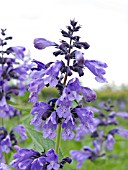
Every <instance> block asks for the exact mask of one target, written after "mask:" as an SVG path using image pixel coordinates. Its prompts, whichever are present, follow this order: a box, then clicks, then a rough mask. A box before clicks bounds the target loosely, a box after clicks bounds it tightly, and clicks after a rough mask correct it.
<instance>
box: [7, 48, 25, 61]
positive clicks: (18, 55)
mask: <svg viewBox="0 0 128 170" xmlns="http://www.w3.org/2000/svg"><path fill="white" fill-rule="evenodd" d="M25 50H26V49H25V47H21V46H16V47H10V48H8V49H7V53H8V54H10V53H12V54H14V55H15V57H16V58H17V59H20V60H23V58H24V52H25Z"/></svg>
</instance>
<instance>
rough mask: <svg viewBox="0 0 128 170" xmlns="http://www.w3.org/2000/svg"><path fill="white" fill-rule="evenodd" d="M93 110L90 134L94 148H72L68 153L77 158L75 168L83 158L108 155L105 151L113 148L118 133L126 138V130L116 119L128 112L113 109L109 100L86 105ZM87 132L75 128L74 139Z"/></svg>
mask: <svg viewBox="0 0 128 170" xmlns="http://www.w3.org/2000/svg"><path fill="white" fill-rule="evenodd" d="M86 108H87V109H90V110H91V111H93V112H94V114H95V118H94V124H95V125H94V127H95V128H94V131H93V132H92V133H91V134H90V137H91V138H92V139H93V146H94V149H92V148H90V147H88V146H84V147H83V148H82V150H72V151H70V154H71V156H72V158H73V159H75V160H77V162H78V164H77V168H78V169H79V168H81V167H82V164H83V162H84V161H85V160H87V159H89V160H91V161H94V160H95V159H97V158H99V157H103V156H108V155H107V151H111V150H113V148H114V144H115V142H116V140H115V136H116V135H119V136H121V137H123V138H126V139H128V130H127V129H124V128H123V127H122V126H121V124H120V123H119V121H118V117H120V118H123V119H128V113H127V112H124V111H114V110H113V109H114V105H113V104H112V103H111V100H108V101H107V102H100V103H99V107H98V106H97V107H92V106H86ZM88 133H89V132H88V131H87V130H86V129H84V128H83V127H82V130H80V127H79V128H78V129H77V135H76V136H77V138H76V140H81V139H82V138H83V137H84V136H86V135H87V134H88Z"/></svg>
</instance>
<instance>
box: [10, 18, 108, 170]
mask: <svg viewBox="0 0 128 170" xmlns="http://www.w3.org/2000/svg"><path fill="white" fill-rule="evenodd" d="M66 28H67V30H66V31H65V30H61V34H62V36H63V37H64V39H62V40H61V41H60V43H59V44H58V43H55V42H53V41H50V40H47V39H45V38H36V39H34V47H35V48H36V49H38V50H44V49H45V48H47V47H55V49H56V50H55V51H54V52H53V56H54V57H57V60H56V61H55V62H53V61H49V62H48V63H43V62H41V61H37V60H35V59H34V60H33V63H34V66H33V68H32V69H31V70H32V73H31V75H30V77H31V80H30V82H29V84H28V90H29V91H30V96H29V101H30V102H33V103H34V104H33V107H32V110H31V114H32V116H33V118H32V119H31V121H30V124H31V125H34V127H35V129H36V130H38V131H40V130H41V131H42V134H43V138H48V139H50V140H54V138H56V142H55V148H49V150H48V151H45V150H44V151H42V152H41V151H40V153H39V152H37V151H35V150H32V149H27V148H17V152H16V154H15V155H14V161H12V162H11V166H12V167H13V168H16V169H17V170H22V169H32V170H36V169H38V170H42V169H48V170H58V169H62V168H63V167H64V164H65V163H66V162H67V163H71V162H72V160H71V158H69V157H64V158H63V159H62V160H61V161H58V157H59V155H58V154H59V149H60V150H61V146H60V140H61V138H62V139H63V140H73V139H75V138H76V135H77V129H78V128H79V127H80V126H82V128H83V127H84V128H85V129H86V130H87V131H88V132H89V133H90V132H93V131H94V130H95V121H94V114H93V111H91V110H90V109H87V108H86V107H84V105H83V101H86V102H92V101H94V100H95V99H96V93H95V91H93V90H92V89H90V88H89V87H84V86H83V85H82V84H81V82H80V81H81V80H80V77H83V76H84V71H86V69H89V70H90V71H91V72H92V73H93V75H94V76H95V80H96V81H97V82H100V83H104V82H107V80H106V79H105V77H104V75H105V68H107V64H106V63H103V62H101V61H97V60H89V59H85V58H84V53H83V52H82V51H81V50H83V49H84V50H87V49H88V48H89V47H90V45H89V44H88V43H87V42H84V41H81V40H80V36H79V35H76V33H77V32H78V31H79V30H80V28H81V26H80V25H78V23H77V22H76V21H75V20H71V21H70V25H69V26H67V27H66ZM65 39H67V40H65ZM51 59H52V58H51ZM44 60H45V58H44ZM74 73H77V76H74ZM44 87H54V88H56V89H57V90H58V94H59V97H58V98H54V97H53V98H51V99H49V100H48V101H46V102H44V101H39V99H38V95H39V94H40V93H41V91H42V89H43V88H44ZM95 152H96V154H98V149H96V151H95ZM90 154H91V153H90ZM92 159H93V158H92Z"/></svg>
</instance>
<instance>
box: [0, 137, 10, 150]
mask: <svg viewBox="0 0 128 170" xmlns="http://www.w3.org/2000/svg"><path fill="white" fill-rule="evenodd" d="M0 145H1V146H2V147H1V148H2V152H6V153H8V152H9V151H10V148H11V147H12V143H11V139H10V136H9V135H7V136H6V137H5V138H4V139H2V140H1V141H0Z"/></svg>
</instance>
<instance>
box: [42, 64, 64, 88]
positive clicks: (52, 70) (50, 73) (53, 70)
mask: <svg viewBox="0 0 128 170" xmlns="http://www.w3.org/2000/svg"><path fill="white" fill-rule="evenodd" d="M61 67H62V62H61V61H56V62H55V63H53V64H51V65H50V67H48V68H47V69H46V70H45V75H44V84H45V85H47V84H49V85H50V86H51V87H55V86H56V85H57V84H58V80H57V77H58V75H59V72H60V69H61Z"/></svg>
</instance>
